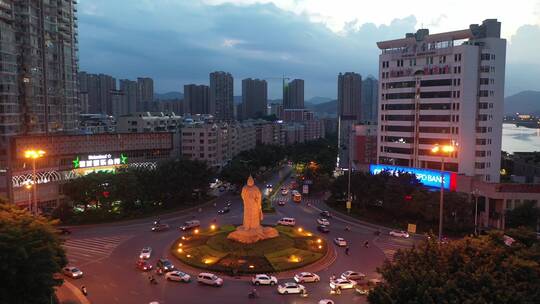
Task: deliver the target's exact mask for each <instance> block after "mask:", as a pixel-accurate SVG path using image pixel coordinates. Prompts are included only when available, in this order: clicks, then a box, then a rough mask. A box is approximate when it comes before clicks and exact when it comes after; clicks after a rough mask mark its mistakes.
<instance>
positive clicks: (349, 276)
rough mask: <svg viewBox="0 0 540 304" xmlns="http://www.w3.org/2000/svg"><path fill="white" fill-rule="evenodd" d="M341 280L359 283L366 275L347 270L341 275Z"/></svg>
mask: <svg viewBox="0 0 540 304" xmlns="http://www.w3.org/2000/svg"><path fill="white" fill-rule="evenodd" d="M341 278H342V279H345V280H354V281H358V280H363V279H365V278H366V275H365V274H363V273H361V272H358V271H352V270H347V271H345V272H344V273H342V274H341Z"/></svg>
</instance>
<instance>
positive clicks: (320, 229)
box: [317, 225, 330, 233]
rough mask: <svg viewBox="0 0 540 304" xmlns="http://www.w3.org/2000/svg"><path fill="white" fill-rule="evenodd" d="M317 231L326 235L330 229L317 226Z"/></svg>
mask: <svg viewBox="0 0 540 304" xmlns="http://www.w3.org/2000/svg"><path fill="white" fill-rule="evenodd" d="M317 230H319V231H320V232H322V233H328V232H330V229H328V227H326V226H325V225H319V226H317Z"/></svg>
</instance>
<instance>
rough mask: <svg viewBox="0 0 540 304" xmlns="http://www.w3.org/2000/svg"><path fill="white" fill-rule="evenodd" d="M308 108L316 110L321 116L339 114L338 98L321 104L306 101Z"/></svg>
mask: <svg viewBox="0 0 540 304" xmlns="http://www.w3.org/2000/svg"><path fill="white" fill-rule="evenodd" d="M306 108H308V109H310V110H311V111H313V112H315V113H316V114H317V116H319V117H328V116H331V117H335V116H337V100H336V99H334V100H330V101H327V102H323V103H319V104H311V103H306Z"/></svg>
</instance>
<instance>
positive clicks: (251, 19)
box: [79, 0, 539, 98]
mask: <svg viewBox="0 0 540 304" xmlns="http://www.w3.org/2000/svg"><path fill="white" fill-rule="evenodd" d="M205 1H211V0H205ZM215 2H216V3H217V2H222V1H219V0H215ZM251 2H253V1H251V0H245V1H244V3H241V5H237V4H231V3H221V4H215V3H214V4H213V5H208V4H207V3H204V2H201V1H195V0H190V1H175V0H144V1H142V0H138V1H137V2H135V1H134V0H115V1H110V0H81V1H80V10H79V39H80V65H81V69H82V70H86V71H89V72H95V73H107V74H110V75H113V76H115V77H117V78H135V77H137V76H150V77H153V78H154V80H155V86H156V91H158V92H165V91H172V90H174V91H181V90H182V87H183V85H184V84H187V83H208V74H209V73H210V72H212V71H216V70H224V71H228V72H231V73H232V74H233V76H234V77H235V91H236V94H240V92H241V89H240V86H241V79H243V78H247V77H257V78H274V77H279V76H280V75H283V74H285V75H287V76H290V77H294V78H303V79H305V80H306V84H305V87H306V97H307V98H309V97H311V96H328V97H335V96H336V95H337V94H336V91H337V74H338V73H339V72H344V71H355V72H359V73H361V74H362V75H363V76H367V75H369V74H372V75H376V74H377V67H378V54H379V50H378V49H377V47H376V44H375V43H376V42H377V41H381V40H386V39H395V38H399V37H403V36H404V34H405V33H407V32H413V31H415V28H416V27H417V25H418V24H417V23H418V22H417V18H416V17H415V16H413V15H410V16H404V17H402V18H397V19H394V20H392V21H390V22H388V23H387V24H376V23H369V22H365V21H362V20H361V19H358V20H353V21H350V22H348V23H347V25H346V26H344V27H343V28H342V29H341V30H340V31H337V32H336V31H334V30H331V29H330V28H329V27H328V26H327V24H326V23H324V22H322V21H321V22H314V21H313V18H312V15H308V14H303V13H301V12H300V13H296V12H294V10H286V9H283V8H281V6H277V5H275V4H273V3H270V2H273V1H265V2H264V3H254V4H253V3H251ZM285 2H287V1H283V5H287V3H288V2H287V3H285ZM298 3H299V4H302V3H303V1H300V2H298ZM119 12H121V13H119ZM433 18H434V19H433V21H432V22H446V20H447V18H445V17H444V15H441V16H436V15H435V16H434V17H433ZM518 34H519V33H518ZM518 34H516V36H517V35H518ZM518 38H519V37H518ZM516 39H517V38H516ZM516 41H517V40H516ZM530 41H531V40H530ZM532 41H534V40H532ZM535 41H539V40H535ZM517 45H519V44H517ZM519 49H521V48H519ZM531 60H533V59H531ZM534 60H536V61H538V58H536V59H534ZM269 90H270V95H271V96H270V97H271V98H276V97H279V96H280V95H281V82H280V81H277V80H269Z"/></svg>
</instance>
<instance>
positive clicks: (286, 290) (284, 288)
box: [277, 282, 306, 294]
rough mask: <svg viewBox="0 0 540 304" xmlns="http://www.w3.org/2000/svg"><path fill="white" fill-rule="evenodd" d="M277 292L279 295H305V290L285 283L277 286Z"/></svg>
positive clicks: (296, 285)
mask: <svg viewBox="0 0 540 304" xmlns="http://www.w3.org/2000/svg"><path fill="white" fill-rule="evenodd" d="M277 291H278V293H279V294H290V293H305V292H306V288H305V287H304V286H303V285H300V284H297V283H293V282H287V283H285V284H280V285H278V287H277Z"/></svg>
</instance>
